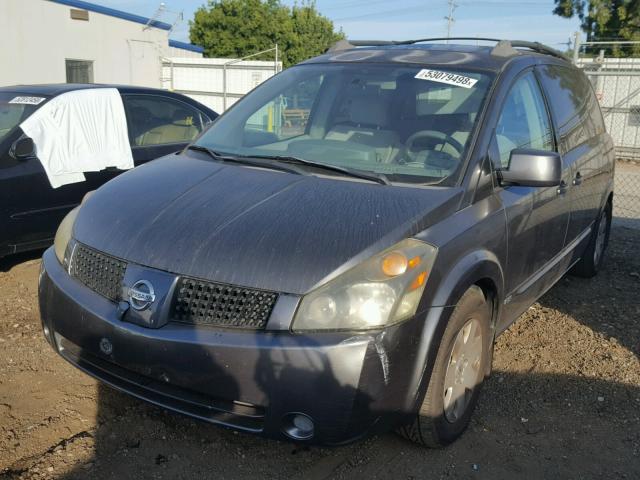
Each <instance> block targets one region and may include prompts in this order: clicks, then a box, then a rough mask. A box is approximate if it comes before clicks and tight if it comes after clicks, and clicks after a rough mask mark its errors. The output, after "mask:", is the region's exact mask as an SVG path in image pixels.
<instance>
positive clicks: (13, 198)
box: [0, 128, 88, 256]
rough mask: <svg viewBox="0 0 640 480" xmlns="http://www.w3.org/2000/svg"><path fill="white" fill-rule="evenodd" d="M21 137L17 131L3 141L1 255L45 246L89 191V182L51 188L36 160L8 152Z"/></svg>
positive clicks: (0, 166)
mask: <svg viewBox="0 0 640 480" xmlns="http://www.w3.org/2000/svg"><path fill="white" fill-rule="evenodd" d="M22 135H23V133H22V130H20V129H19V128H18V129H16V130H15V131H14V132H12V133H11V134H10V135H9V137H7V138H5V140H4V141H2V142H0V256H1V255H3V254H8V253H13V252H14V251H20V250H26V249H30V248H38V247H41V246H46V245H47V244H48V243H50V242H51V240H52V239H53V236H54V235H55V232H56V229H57V228H58V225H59V224H60V222H61V221H62V219H63V218H64V216H65V215H66V214H67V212H69V210H71V209H72V208H73V207H75V206H76V205H77V204H78V203H80V200H82V197H83V196H84V194H85V193H86V192H87V191H88V186H87V185H86V182H79V183H72V184H70V185H63V186H62V187H59V188H55V189H54V188H51V184H50V183H49V178H48V177H47V174H46V172H45V170H44V168H43V166H42V163H40V160H38V158H37V157H35V156H33V157H31V158H26V159H23V160H19V159H15V158H13V157H12V156H11V155H10V154H9V149H10V148H11V144H12V143H13V142H15V141H16V140H17V139H18V138H20V137H21V136H22Z"/></svg>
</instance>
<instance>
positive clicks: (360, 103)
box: [196, 63, 492, 185]
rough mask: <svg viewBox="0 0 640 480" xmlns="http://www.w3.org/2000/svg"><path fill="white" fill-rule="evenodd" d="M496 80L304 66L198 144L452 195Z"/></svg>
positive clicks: (265, 87)
mask: <svg viewBox="0 0 640 480" xmlns="http://www.w3.org/2000/svg"><path fill="white" fill-rule="evenodd" d="M491 80H492V77H491V76H490V75H489V74H486V73H479V72H475V71H466V70H454V69H451V68H446V69H445V68H440V67H438V68H435V67H433V68H427V67H419V66H403V65H397V64H393V65H392V64H381V65H375V64H374V65H372V64H362V63H354V64H310V65H299V66H296V67H292V68H289V69H287V70H285V71H283V72H282V73H280V74H279V75H277V76H276V77H274V78H272V79H270V80H269V81H267V82H265V83H264V84H262V85H261V86H259V87H258V88H256V89H255V90H254V91H253V92H251V93H250V94H248V95H247V96H246V97H244V98H243V99H242V100H240V101H239V103H238V104H236V105H234V106H233V108H232V109H231V110H229V111H228V112H227V113H226V114H225V115H223V116H222V117H220V118H219V119H218V120H217V121H216V122H215V123H214V124H213V125H212V127H211V128H210V129H209V130H208V131H207V132H206V133H205V134H204V135H203V136H201V137H200V138H199V139H198V140H197V141H196V144H198V145H202V146H205V147H208V148H210V149H212V150H215V151H217V152H222V153H224V154H227V155H242V156H251V155H261V156H264V155H269V156H295V157H298V158H302V159H305V160H310V161H314V162H322V163H326V164H330V165H335V166H339V167H342V168H348V169H350V170H357V171H361V172H367V173H373V174H378V175H380V174H382V175H384V176H386V178H388V179H389V180H390V181H392V182H403V183H422V184H426V183H439V184H441V185H453V184H454V183H455V182H456V179H457V176H458V175H457V174H458V172H459V171H460V170H461V168H462V166H463V165H464V160H465V158H466V155H467V150H468V147H469V143H470V140H471V137H472V134H473V131H474V128H475V125H476V123H477V120H478V117H479V113H480V111H481V108H482V105H483V103H484V100H485V97H486V95H487V92H488V90H489V85H490V83H491Z"/></svg>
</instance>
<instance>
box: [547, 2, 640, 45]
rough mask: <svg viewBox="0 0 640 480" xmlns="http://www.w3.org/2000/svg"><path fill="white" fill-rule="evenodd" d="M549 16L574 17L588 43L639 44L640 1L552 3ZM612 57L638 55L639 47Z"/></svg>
mask: <svg viewBox="0 0 640 480" xmlns="http://www.w3.org/2000/svg"><path fill="white" fill-rule="evenodd" d="M555 2H556V8H555V9H554V11H553V13H555V14H556V15H560V16H561V17H565V18H571V17H573V16H576V15H577V16H578V18H579V19H580V21H581V22H582V25H581V26H582V30H583V31H584V32H585V33H586V34H587V40H589V41H599V40H600V41H606V40H632V41H640V0H555ZM613 54H614V55H623V54H634V55H638V54H640V46H638V45H635V46H633V47H631V48H629V47H627V48H620V47H617V48H615V49H614V51H613Z"/></svg>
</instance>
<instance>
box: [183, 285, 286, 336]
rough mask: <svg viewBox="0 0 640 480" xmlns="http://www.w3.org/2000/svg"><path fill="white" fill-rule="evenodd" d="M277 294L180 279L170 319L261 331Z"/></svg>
mask: <svg viewBox="0 0 640 480" xmlns="http://www.w3.org/2000/svg"><path fill="white" fill-rule="evenodd" d="M277 299H278V294H277V293H273V292H267V291H264V290H253V289H249V288H243V287H237V286H233V285H226V284H223V283H214V282H205V281H202V280H196V279H194V278H188V277H180V279H179V280H178V285H177V288H176V293H175V296H174V300H173V304H172V307H171V320H172V321H175V322H181V323H190V324H204V325H212V326H219V327H230V328H247V329H262V328H264V327H265V326H266V325H267V321H268V320H269V316H270V315H271V311H272V310H273V306H274V305H275V303H276V300H277Z"/></svg>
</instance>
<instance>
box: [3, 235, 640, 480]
mask: <svg viewBox="0 0 640 480" xmlns="http://www.w3.org/2000/svg"><path fill="white" fill-rule="evenodd" d="M639 245H640V233H639V231H638V230H635V229H629V228H623V227H619V228H615V229H614V230H613V232H612V237H611V246H610V250H609V253H608V259H607V264H606V268H605V269H604V271H603V272H601V274H600V275H599V276H598V277H597V278H596V279H593V280H583V279H576V278H572V277H567V278H565V279H563V280H562V281H561V282H560V283H559V284H558V285H557V286H555V287H554V288H553V289H552V290H551V291H550V292H549V293H548V294H547V295H545V296H544V297H543V298H542V299H541V300H540V302H538V303H537V304H535V305H534V306H533V307H531V308H530V309H529V311H528V312H526V314H525V315H523V316H522V317H521V318H520V319H519V320H518V321H517V322H516V323H515V324H514V325H513V326H512V327H511V328H510V329H509V330H508V331H507V332H505V334H503V335H502V336H501V337H500V338H499V340H498V342H497V344H496V350H495V357H494V366H493V368H494V370H493V375H492V377H491V378H490V379H489V381H488V382H487V384H486V385H485V389H484V391H483V395H482V397H481V401H480V405H479V408H478V410H477V411H476V414H475V416H474V419H473V421H472V424H471V426H470V428H469V430H468V431H467V432H466V434H465V435H464V436H463V437H462V438H461V439H460V440H459V441H458V442H457V443H455V444H454V445H452V446H450V447H449V448H446V449H443V450H423V449H420V448H418V447H415V446H413V445H412V444H410V443H408V442H406V441H405V440H402V439H401V438H400V437H397V436H396V435H394V434H392V433H389V434H386V435H382V436H377V437H373V438H370V439H367V440H365V441H362V442H359V443H355V444H352V445H349V446H346V447H340V448H332V449H327V448H308V447H300V446H296V445H294V444H289V443H285V442H276V441H271V440H264V439H261V438H258V437H254V436H250V435H245V434H237V433H234V432H231V431H227V430H224V429H222V428H217V427H214V426H210V425H206V424H202V423H197V422H194V421H191V420H189V419H186V418H183V417H180V416H178V415H174V414H170V413H167V412H165V411H163V410H161V409H159V408H155V407H153V406H149V405H146V404H144V403H142V402H140V401H137V400H135V399H131V398H129V397H127V396H125V395H123V394H120V393H118V392H115V391H112V390H110V389H108V388H106V387H103V386H101V385H98V384H97V383H96V382H95V381H93V380H92V379H90V378H89V377H87V376H85V375H83V374H82V373H80V372H78V371H76V370H75V369H74V368H73V367H71V366H70V365H68V364H66V363H65V362H64V361H63V360H62V358H60V357H58V356H56V355H55V354H54V353H53V351H52V350H51V348H50V347H49V346H48V345H47V344H46V343H45V341H44V339H43V337H42V334H41V332H40V326H39V319H38V306H37V300H36V296H37V285H36V282H37V275H38V268H39V263H40V262H39V260H37V259H36V258H35V257H36V255H33V254H32V255H31V256H30V257H29V256H22V257H17V258H12V259H8V260H7V259H5V261H4V262H3V263H0V362H1V363H0V478H7V479H13V478H65V479H67V478H68V479H75V478H96V479H103V478H113V479H121V478H216V479H218V478H258V477H259V478H273V479H275V478H300V479H302V478H304V479H323V478H348V479H353V478H367V479H370V478H401V479H407V480H408V479H418V478H444V477H446V478H478V479H482V478H487V479H489V478H491V479H507V478H509V479H511V478H514V477H518V478H558V477H560V478H581V479H584V478H628V479H638V478H640V361H639V356H640V322H638V318H639V316H640V299H639V297H640V255H639V253H640V247H639Z"/></svg>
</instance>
